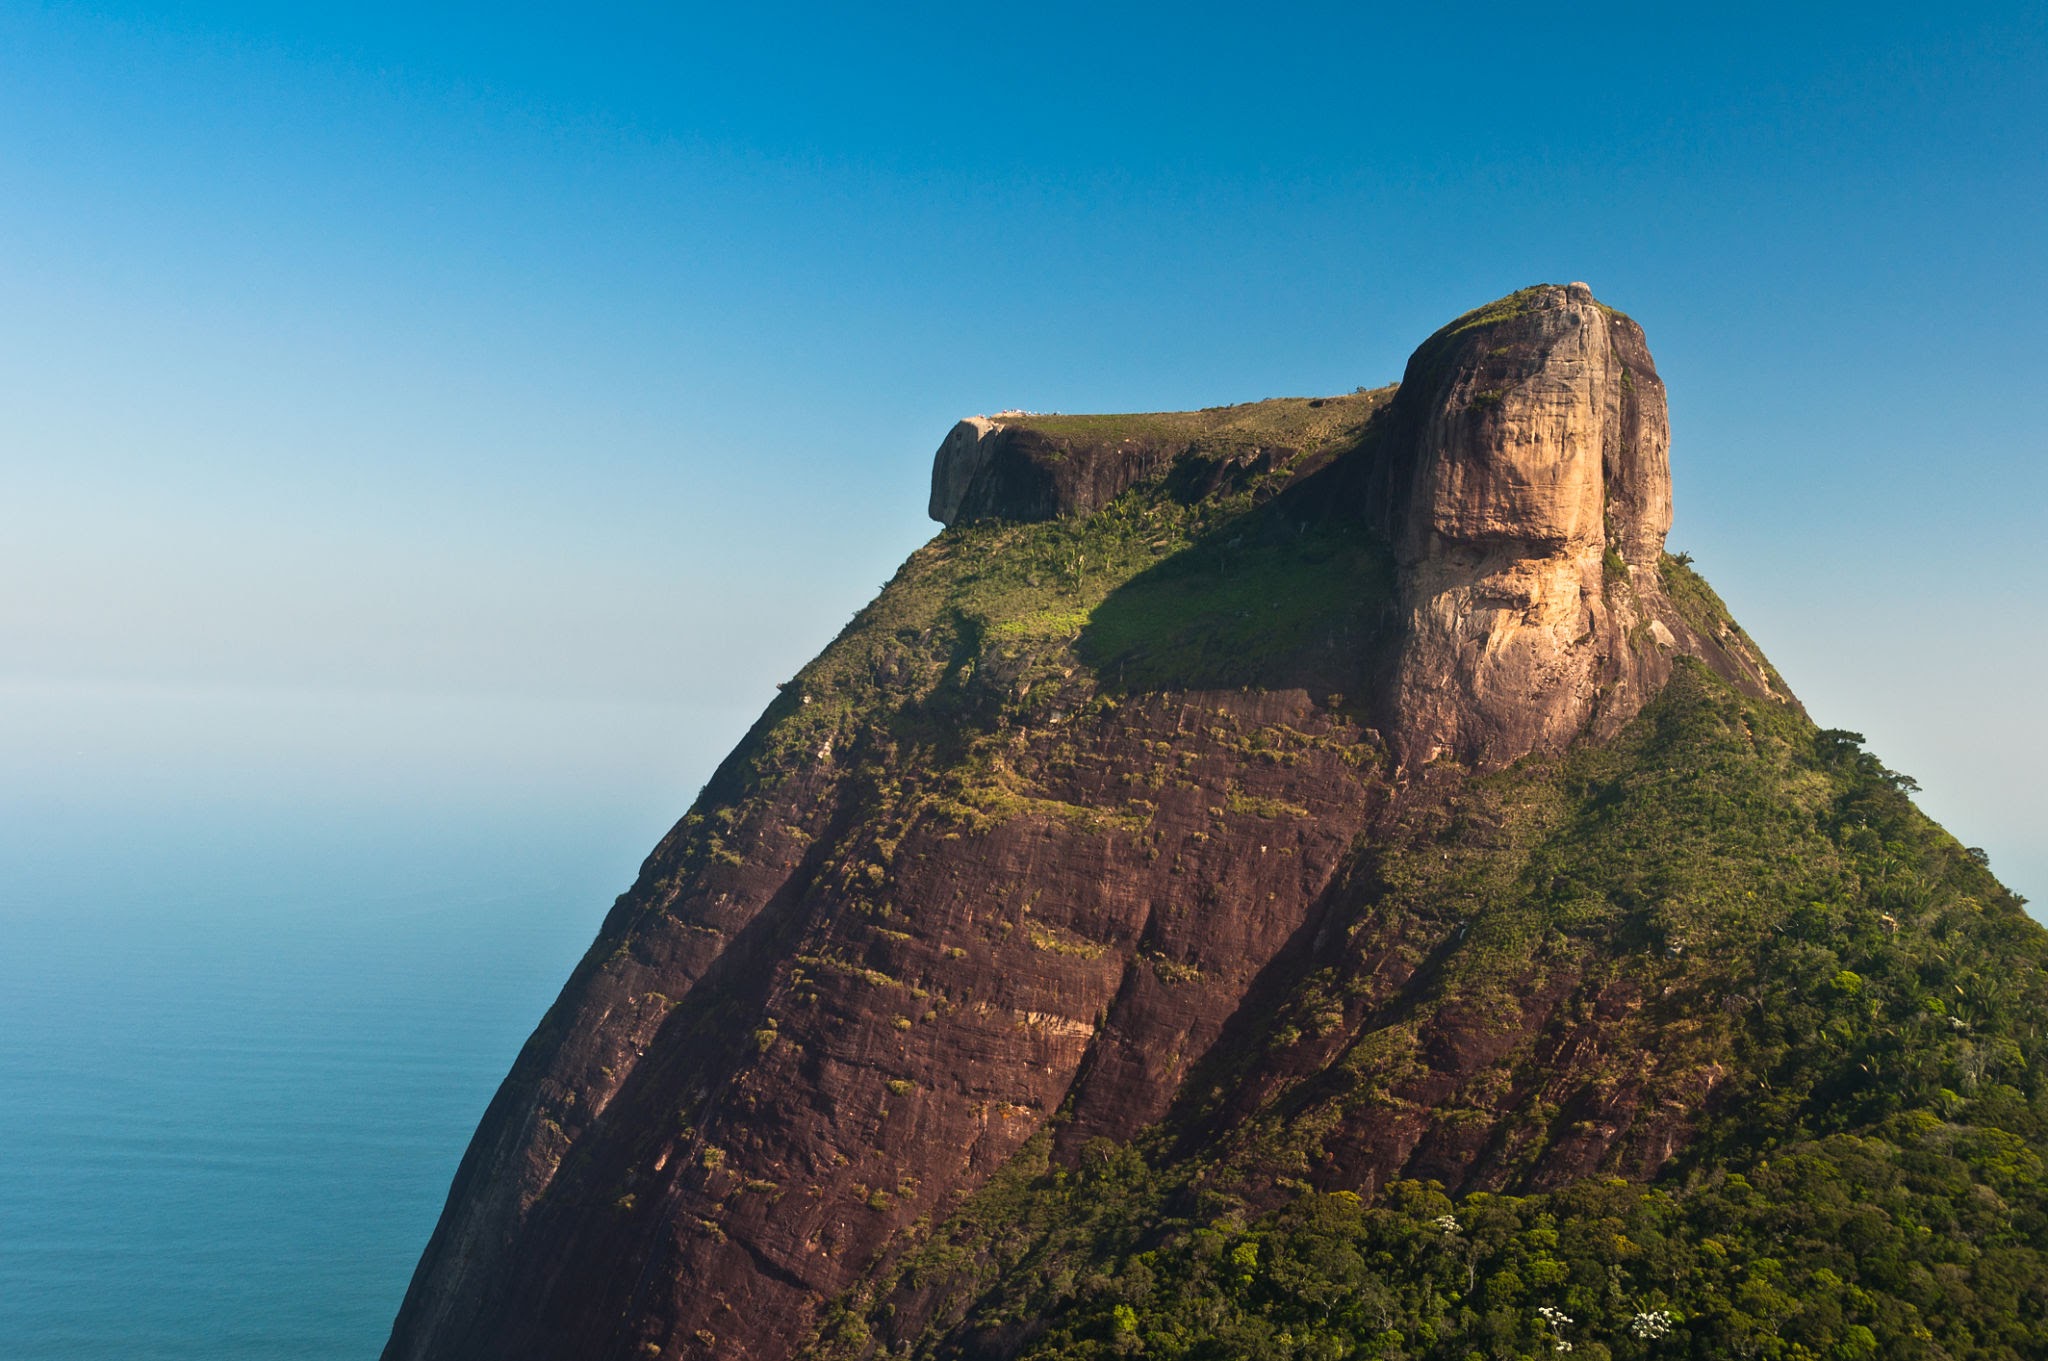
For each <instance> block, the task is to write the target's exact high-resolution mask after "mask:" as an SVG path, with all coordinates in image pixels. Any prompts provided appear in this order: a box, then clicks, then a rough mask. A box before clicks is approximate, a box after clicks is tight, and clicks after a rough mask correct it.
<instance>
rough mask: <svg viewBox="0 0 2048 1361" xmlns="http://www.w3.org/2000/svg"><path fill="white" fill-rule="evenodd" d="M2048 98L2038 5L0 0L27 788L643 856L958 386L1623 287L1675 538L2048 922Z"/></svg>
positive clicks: (1012, 386)
mask: <svg viewBox="0 0 2048 1361" xmlns="http://www.w3.org/2000/svg"><path fill="white" fill-rule="evenodd" d="M2044 88H2048V19H2044V12H2043V11H2042V10H2041V8H2040V7H2039V6H2038V5H2025V6H2023V5H2009V6H1961V7H1924V6H1923V7H1911V8H1906V7H1887V6H1881V5H1880V6H1858V7H1847V6H1842V7H1795V6H1785V5H1777V6H1770V7H1755V8H1741V7H1717V8H1716V9H1715V10H1714V12H1713V13H1711V14H1709V13H1660V12H1659V11H1658V10H1657V9H1656V7H1646V6H1640V5H1634V6H1627V7H1604V6H1591V7H1575V8H1573V9H1571V10H1570V11H1568V12H1567V11H1564V10H1557V9H1550V10H1532V9H1531V8H1529V7H1526V6H1500V7H1491V6H1485V5H1466V6H1460V7H1456V8H1442V9H1436V8H1431V7H1414V6H1411V7H1402V8H1401V9H1400V10H1399V11H1398V12H1394V11H1389V12H1383V13H1375V12H1373V11H1372V10H1370V9H1367V8H1362V7H1351V6H1345V7H1334V6H1333V7H1327V8H1318V7H1301V8H1297V9H1294V10H1292V11H1290V12H1287V13H1284V14H1280V13H1273V12H1259V13H1254V12H1253V9H1252V7H1249V6H1232V7H1204V6H1199V5H1176V6H1160V7H1142V8H1141V7H1105V6H1099V5H1096V6H1042V7H1034V8H1033V9H1031V10H1030V12H1028V13H1023V12H998V11H996V10H994V9H988V10H982V11H978V12H963V7H959V6H931V7H867V8H862V9H859V10H857V11H855V10H852V9H848V10H845V11H834V10H828V9H824V8H820V7H815V6H800V5H799V6H782V7H765V6H764V7H752V8H748V9H747V10H745V12H740V11H739V9H738V8H737V7H721V8H718V9H698V8H694V7H688V6H660V7H652V6H650V7H625V6H588V5H586V6H578V7H567V6H563V7H552V8H542V7H534V6H520V5H507V4H498V5H491V6H482V5H477V6H447V5H404V6H400V5H395V4H353V5H349V6H331V7H321V8H320V9H317V10H316V9H315V8H314V7H309V6H283V5H269V6H257V5H232V4H188V5H175V4H164V5H156V6H138V5H124V4H100V5H60V4H33V3H30V4H22V3H6V2H5V0H0V319H4V320H0V504H4V506H5V507H6V512H5V518H4V531H0V770H11V771H12V772H14V774H13V777H12V778H11V779H9V780H7V781H6V782H7V783H8V784H10V785H11V786H12V788H5V789H0V812H7V811H10V810H11V811H12V812H13V813H14V814H15V815H17V816H18V817H19V816H27V815H31V814H32V815H33V819H35V820H37V821H36V825H37V826H38V827H40V828H42V829H43V831H44V832H46V833H48V834H49V836H50V837H51V838H54V840H52V842H51V844H59V843H61V844H65V845H72V846H79V845H85V844H87V839H88V838H89V836H90V835H93V834H94V833H93V832H92V831H91V829H94V828H96V827H101V826H104V820H105V819H106V818H107V817H109V816H115V817H120V818H125V819H131V820H134V821H136V822H137V823H140V824H149V825H155V826H158V827H160V828H162V829H165V833H164V834H165V836H166V837H169V836H171V835H172V833H174V832H181V830H182V829H185V828H186V827H187V826H188V825H189V823H190V822H191V820H193V819H201V820H204V819H206V818H212V819H214V821H215V822H216V823H218V824H219V825H222V826H226V825H229V824H231V823H232V822H233V821H234V818H235V816H236V815H237V810H246V809H248V808H251V807H259V806H274V805H276V804H278V803H280V802H284V803H289V804H292V805H294V806H302V807H315V806H325V804H329V803H331V804H333V805H334V806H336V807H345V808H347V809H350V810H353V811H354V812H355V813H359V814H363V815H364V816H368V815H369V814H368V813H367V812H365V810H373V811H378V815H379V816H383V817H385V821H384V822H382V823H377V824H376V825H379V826H388V825H391V821H392V818H393V817H395V816H397V815H394V814H392V813H391V810H393V809H402V810H414V813H417V814H418V816H429V815H430V816H436V817H446V818H449V819H453V820H461V821H464V822H466V823H468V824H473V825H478V826H483V825H490V824H492V823H493V822H494V820H495V821H500V822H516V821H518V820H520V819H527V820H531V821H546V820H547V819H548V818H550V817H551V816H553V815H554V812H556V811H558V810H559V809H561V808H563V807H565V806H571V805H573V806H574V807H575V808H576V809H578V810H579V816H584V817H587V818H589V819H590V820H591V821H592V822H593V823H594V824H602V825H604V826H607V827H611V828H614V829H615V830H614V831H612V832H609V833H607V835H608V836H610V837H611V838H612V841H609V842H607V843H606V844H607V845H609V846H612V848H613V851H612V853H613V854H615V855H616V857H617V860H618V864H619V867H620V868H619V872H618V875H617V876H616V877H617V878H619V879H620V880H621V881H622V880H623V879H624V877H625V876H626V875H627V874H628V873H629V872H630V868H631V865H632V863H633V859H634V857H635V856H636V855H637V853H638V851H639V850H643V849H644V848H645V846H646V845H647V844H651V841H652V839H653V837H654V835H656V834H657V833H658V832H659V830H660V829H661V828H662V827H663V826H664V825H665V824H666V822H667V821H668V820H669V819H671V818H672V817H673V816H674V815H676V814H677V813H679V812H680V811H681V808H682V807H683V805H684V804H685V803H686V802H687V801H688V799H689V797H690V795H691V794H692V793H693V792H694V790H695V788H696V786H697V784H698V783H699V782H701V780H702V779H703V778H704V776H705V775H706V774H708V772H709V769H710V765H711V763H712V762H713V761H715V759H716V758H717V756H718V755H720V754H721V753H722V752H723V751H724V750H725V749H726V748H727V747H728V746H729V745H730V744H731V742H732V741H733V740H734V739H735V738H736V737H737V736H738V734H739V733H740V731H742V730H743V728H744V726H745V724H746V723H747V722H748V721H749V720H750V718H751V717H752V715H753V714H754V713H755V712H757V711H758V709H759V708H760V707H761V705H762V704H763V703H764V702H765V701H766V699H767V698H768V697H769V696H770V695H771V694H772V686H773V683H774V682H775V681H776V680H778V679H781V678H783V677H785V676H787V675H788V674H789V673H790V672H791V671H792V670H794V669H795V668H796V667H797V666H798V665H800V664H801V663H802V662H803V661H804V660H805V659H807V658H808V657H809V656H810V655H812V654H813V653H814V652H816V651H817V649H818V648H819V647H820V646H821V645H822V644H823V643H824V641H825V640H826V639H827V638H828V637H829V636H830V635H831V633H832V632H833V631H834V630H835V629H836V628H837V626H838V625H839V624H840V623H841V622H842V621H843V620H844V619H845V618H846V616H847V615H848V614H850V613H851V612H852V611H853V610H854V609H855V608H857V607H858V606H859V605H860V604H861V603H863V602H864V601H865V600H866V599H867V598H868V597H869V596H870V595H871V594H872V593H873V591H874V589H875V587H876V586H877V585H878V584H879V583H880V582H881V581H883V580H884V579H885V578H886V577H887V576H888V574H889V573H890V572H891V571H892V570H893V568H894V566H895V564H896V563H897V562H898V561H900V560H901V558H902V557H903V555H904V554H905V553H906V552H908V551H909V550H910V549H911V548H912V547H914V546H915V545H916V544H917V543H918V542H920V541H921V539H922V538H923V537H924V536H925V535H927V534H928V533H929V532H930V531H931V529H932V526H930V525H929V524H928V523H927V522H926V521H925V520H924V517H923V506H924V491H925V480H926V477H927V474H928V469H929V458H930V454H931V451H932V449H933V448H934V447H935V446H936V444H937V442H938V440H939V438H940V436H941V435H942V434H943V433H944V432H945V430H946V428H947V426H948V425H949V424H950V423H951V422H952V421H953V420H954V419H955V418H956V417H958V416H960V415H964V414H968V413H971V412H978V411H990V410H996V409H1000V408H1004V407H1012V406H1021V407H1027V408H1033V409H1054V410H1069V411H1075V410H1131V409H1158V408H1174V407H1186V406H1199V405H1210V404H1214V403H1218V402H1224V401H1233V400H1243V399H1248V398H1254V397H1260V396H1268V395H1275V394H1280V393H1303V392H1330V391H1343V390H1348V389H1349V388H1351V387H1353V386H1355V385H1357V384H1360V383H1380V382H1385V381H1388V380H1391V379H1393V378H1395V377H1397V376H1398V375H1399V373H1400V369H1401V363H1402V361H1403V359H1404V358H1405V356H1406V355H1407V353H1408V351H1409V350H1410V349H1411V348H1412V347H1413V346H1414V345H1415V344H1416V343H1417V342H1418V341H1419V340H1420V339H1421V338H1422V337H1423V336H1425V335H1427V334H1428V333H1429V332H1430V331H1431V330H1432V329H1434V328H1435V327H1436V326H1437V325H1439V324H1441V323H1442V322H1443V321H1445V320H1447V319H1449V318H1450V317H1451V316H1453V315H1455V314H1456V313H1458V312H1460V311H1462V310H1464V309H1466V308H1468V307H1471V306H1474V305H1476V304H1478V303H1480V302H1483V301H1486V300H1487V299H1490V298H1492V297H1495V296H1497V295H1499V294H1501V293H1504V292H1506V291H1508V290H1510V289H1512V288H1515V287H1518V286H1520V285H1523V284H1526V283H1530V282H1535V281H1540V280H1566V279H1585V280H1588V281H1589V282H1591V283H1592V284H1593V286H1594V288H1595V290H1596V291H1597V292H1598V293H1599V294H1600V295H1601V296H1602V298H1603V299H1605V300H1606V301H1608V302H1611V303H1613V304H1614V305H1616V306H1619V307H1622V308H1624V309H1625V310H1627V311H1629V312H1631V313H1632V314H1633V315H1634V316H1636V318H1637V319H1638V320H1640V321H1641V322H1642V323H1643V324H1644V326H1645V328H1646V329H1647V331H1648V333H1649V337H1650V342H1651V346H1652V349H1653V350H1654V352H1655V354H1656V356H1657V359H1658V363H1659V366H1660V368H1661V370H1662V371H1663V373H1664V375H1665V378H1666V381H1667V383H1668V384H1669V386H1670V390H1671V397H1672V411H1673V423H1674V446H1673V460H1674V465H1675V475H1676V479H1677V495H1678V523H1677V527H1676V529H1675V530H1674V533H1673V536H1672V545H1673V547H1675V548H1684V549H1687V550H1689V551H1691V552H1692V553H1693V554H1694V555H1695V556H1696V558H1697V559H1698V561H1699V565H1700V566H1701V568H1702V569H1703V570H1705V571H1706V572H1707V574H1708V575H1709V578H1710V579H1711V580H1712V581H1713V582H1714V583H1715V585H1716V586H1717V587H1718V588H1719V589H1720V590H1721V591H1722V593H1723V595H1724V596H1726V597H1727V598H1728V600H1729V601H1730V603H1731V604H1732V605H1733V606H1734V608H1735V609H1736V611H1737V613H1738V615H1739V617H1741V618H1742V619H1743V620H1744V621H1745V623H1746V624H1747V625H1748V626H1749V628H1750V629H1751V631H1752V632H1753V633H1754V634H1755V635H1756V636H1757V637H1758V638H1759V639H1760V640H1761V641H1762V642H1763V644H1764V645H1765V647H1766V648H1767V649H1768V650H1769V651H1770V653H1771V655H1772V657H1773V659H1774V660H1775V661H1777V663H1778V664H1779V666H1780V668H1781V670H1783V671H1784V673H1785V674H1786V676H1787V677H1788V679H1789V680H1790V681H1791V683H1792V684H1793V686H1794V687H1795V688H1796V689H1797V690H1798V691H1799V692H1800V693H1801V694H1802V696H1803V697H1804V698H1805V699H1806V700H1807V702H1808V704H1809V707H1810V708H1811V709H1812V710H1813V711H1814V713H1815V714H1816V716H1817V717H1819V718H1820V719H1821V720H1822V721H1823V722H1826V723H1831V724H1838V725H1841V726H1846V727H1852V728H1858V729H1861V730H1863V731H1865V732H1866V733H1868V734H1869V735H1870V737H1871V740H1872V745H1873V746H1874V748H1875V749H1876V750H1877V751H1878V752H1879V754H1880V755H1881V756H1883V757H1884V758H1886V759H1887V760H1888V761H1889V762H1891V763H1892V764H1894V765H1896V766H1899V767H1901V768H1903V769H1905V770H1908V771H1910V772H1912V773H1913V774H1915V775H1916V776H1918V777H1919V778H1920V779H1921V780H1922V782H1923V784H1925V785H1926V787H1927V793H1926V795H1925V796H1924V802H1925V803H1926V805H1927V806H1928V807H1929V808H1930V809H1931V810H1932V811H1933V812H1934V813H1935V814H1936V815H1937V816H1939V817H1941V818H1943V819H1944V820H1945V821H1947V822H1948V824H1949V825H1950V827H1951V829H1952V830H1954V831H1955V832H1956V833H1957V834H1958V835H1959V836H1961V837H1963V839H1964V840H1965V841H1968V842H1971V843H1973V844H1982V845H1984V846H1986V847H1987V848H1988V849H1989V850H1990V851H1991V853H1992V857H1993V864H1994V867H1995V868H1997V869H1999V870H2000V871H2001V872H2002V873H2003V874H2004V875H2005V876H2006V877H2007V879H2008V880H2009V882H2012V883H2013V884H2014V886H2015V887H2017V888H2019V889H2020V890H2021V891H2022V892H2026V893H2029V894H2030V895H2032V896H2034V897H2036V898H2039V899H2042V900H2043V901H2048V851H2044V849H2043V848H2042V846H2041V844H2040V834H2039V833H2040V828H2041V827H2042V826H2043V823H2044V816H2048V798H2044V796H2043V794H2042V793H2041V781H2040V778H2039V775H2040V772H2041V771H2042V770H2043V769H2044V767H2048V721H2044V719H2043V718H2042V716H2041V710H2040V706H2039V705H2038V704H2037V703H2036V701H2035V691H2036V690H2037V689H2038V688H2039V687H2040V684H2041V677H2042V674H2043V667H2044V663H2048V643H2044V641H2043V637H2042V623H2043V610H2042V607H2041V605H2040V603H2039V599H2038V590H2037V587H2036V585H2035V578H2036V575H2037V573H2038V570H2039V565H2038V561H2037V560H2038V557H2039V544H2040V541H2041V539H2042V537H2043V536H2042V533H2041V530H2040V528H2039V519H2040V508H2041V506H2042V504H2043V501H2044V496H2043V493H2044V491H2048V474H2044V471H2043V469H2044V466H2048V459H2044V454H2048V447H2044V446H2048V436H2044V435H2043V433H2042V413H2041V407H2042V401H2041V398H2042V396H2043V383H2042V379H2041V376H2040V367H2041V366H2040V356H2041V355H2042V353H2043V351H2044V341H2048V334H2044V332H2048V322H2044V318H2048V296H2044V295H2048V262H2044V260H2048V252H2044V251H2043V248H2042V247H2043V231H2042V224H2043V223H2044V222H2048V211H2044V210H2048V101H2044V99H2043V98H2042V96H2041V93H2040V92H2041V91H2042V90H2043V89H2044ZM419 810H432V811H431V813H430V814H429V813H426V812H420V811H419ZM414 813H407V814H406V815H405V816H403V817H397V821H398V822H399V823H404V822H406V821H407V819H408V818H410V819H411V820H412V821H413V822H415V823H416V822H417V820H418V816H415V815H414ZM152 820H154V821H152ZM59 824H62V825H64V826H66V827H69V828H71V829H72V831H73V832H74V833H75V834H76V836H75V838H74V839H73V840H71V841H65V840H64V838H63V837H59V836H57V835H56V832H55V831H54V830H52V829H54V828H56V827H57V826H58V825H59Z"/></svg>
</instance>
